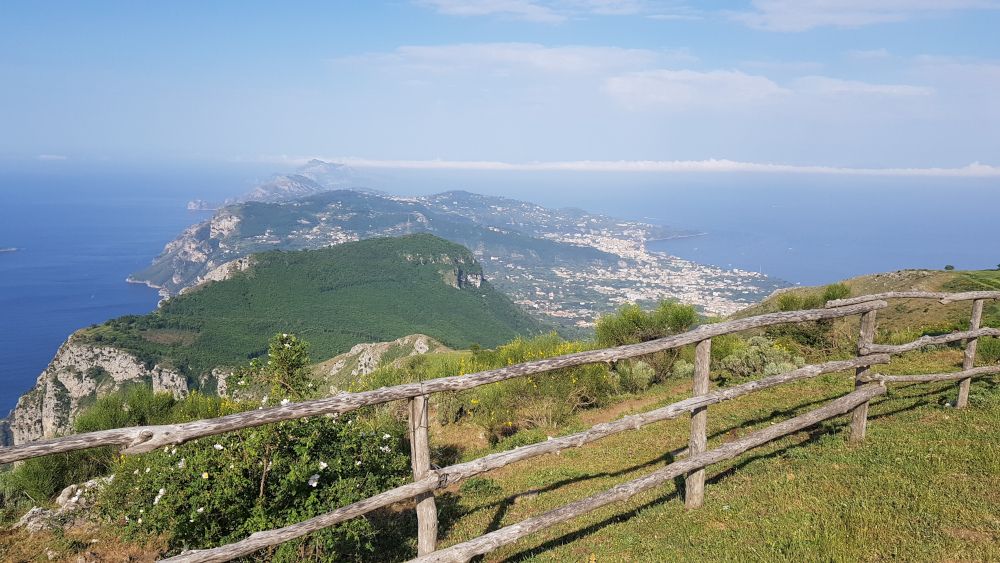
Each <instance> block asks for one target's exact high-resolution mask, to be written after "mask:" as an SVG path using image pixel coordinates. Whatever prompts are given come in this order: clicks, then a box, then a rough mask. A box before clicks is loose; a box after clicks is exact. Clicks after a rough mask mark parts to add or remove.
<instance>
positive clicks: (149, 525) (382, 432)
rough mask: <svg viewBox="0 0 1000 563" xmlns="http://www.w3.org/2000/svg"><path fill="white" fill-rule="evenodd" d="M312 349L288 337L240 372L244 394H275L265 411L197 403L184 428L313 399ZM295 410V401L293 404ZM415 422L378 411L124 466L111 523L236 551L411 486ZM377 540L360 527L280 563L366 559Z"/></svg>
mask: <svg viewBox="0 0 1000 563" xmlns="http://www.w3.org/2000/svg"><path fill="white" fill-rule="evenodd" d="M306 350H307V344H306V343H305V342H302V341H301V340H298V339H296V338H295V337H294V336H289V335H287V334H280V335H277V336H275V337H274V339H272V341H271V344H270V347H269V353H268V356H267V357H268V358H270V359H269V360H267V361H266V363H265V362H264V361H263V360H261V361H255V362H253V363H252V364H251V366H250V367H248V368H242V369H239V370H237V376H238V377H241V378H243V379H241V381H243V382H244V386H246V387H249V388H268V387H269V388H270V391H269V392H270V393H271V395H270V396H264V397H262V398H261V399H260V400H259V401H254V402H249V401H243V402H233V401H230V400H228V399H220V398H214V397H206V396H204V395H201V394H198V393H193V394H192V395H191V396H189V397H188V398H187V399H185V400H184V401H181V402H179V403H178V404H177V405H176V407H175V408H174V409H173V410H172V416H173V418H174V419H175V420H179V421H180V420H186V419H192V418H207V417H216V416H222V415H226V414H231V413H235V412H240V411H244V410H249V409H256V408H258V407H259V406H263V405H265V404H267V403H268V400H270V401H271V404H273V403H274V402H277V401H278V399H279V398H280V397H281V396H283V395H284V396H286V399H287V397H288V396H294V397H296V398H298V397H302V396H306V395H308V394H309V393H310V390H311V388H310V387H309V384H308V383H307V381H306V379H305V378H303V377H302V371H303V370H304V367H305V365H306V362H307V361H308V358H307V355H306ZM288 400H290V399H288ZM405 434H406V430H405V424H404V423H401V422H400V421H397V420H395V419H393V418H391V417H381V416H378V412H377V411H375V410H374V409H366V410H365V411H364V412H360V411H355V412H352V413H350V415H348V416H343V417H337V416H318V417H312V418H309V419H300V420H291V421H286V422H282V423H278V424H274V425H269V426H267V427H261V428H250V429H245V430H240V431H237V432H232V433H229V434H224V435H221V436H216V437H209V438H201V439H198V440H194V441H193V442H190V443H187V444H183V445H181V446H177V447H169V446H168V447H165V448H164V449H163V450H162V451H156V452H153V453H149V454H145V455H142V456H121V457H119V458H118V459H117V463H116V465H115V468H114V470H115V473H114V478H113V480H112V482H111V483H110V484H108V485H107V486H106V487H105V488H104V490H103V491H102V493H101V497H100V501H99V504H98V507H99V509H100V512H101V514H102V515H103V516H104V517H105V518H107V519H108V520H110V521H112V522H114V523H116V524H117V525H119V526H121V528H122V536H123V538H125V539H126V540H128V539H143V538H150V537H155V536H159V535H161V534H162V535H165V536H166V537H167V538H168V543H169V545H170V546H171V548H172V549H180V548H205V547H212V546H216V545H223V544H226V543H231V542H233V541H237V540H239V539H243V538H245V537H247V536H249V535H250V534H252V533H254V532H257V531H262V530H268V529H272V528H277V527H281V526H286V525H289V524H293V523H295V522H299V521H302V520H305V519H307V518H311V517H314V516H318V515H320V514H324V513H326V512H329V511H330V510H331V509H332V508H335V507H338V506H344V505H347V504H351V503H353V502H356V501H359V500H361V499H363V498H366V497H369V496H372V495H374V494H377V493H379V492H382V491H384V490H386V489H389V488H391V487H394V486H397V485H400V484H402V483H403V482H404V481H405V480H406V477H407V475H408V474H409V456H408V455H407V454H406V452H405V449H404V446H405V440H404V436H405ZM372 534H373V531H372V527H371V524H370V523H369V521H368V520H367V519H364V518H357V519H353V520H350V521H348V522H344V523H342V524H339V525H337V526H335V527H333V528H329V529H326V530H324V531H321V532H317V533H314V534H311V535H309V536H308V537H306V538H302V539H300V540H296V541H292V542H288V543H285V544H282V545H281V546H280V547H277V548H276V550H275V551H274V552H273V554H272V557H271V559H273V560H276V561H297V560H299V559H301V558H303V557H306V558H316V559H336V558H352V557H355V558H356V557H357V556H358V554H359V551H360V550H363V549H369V550H370V549H372V547H371V542H370V541H369V540H370V537H371V536H372Z"/></svg>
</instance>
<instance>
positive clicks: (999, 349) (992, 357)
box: [976, 336, 1000, 364]
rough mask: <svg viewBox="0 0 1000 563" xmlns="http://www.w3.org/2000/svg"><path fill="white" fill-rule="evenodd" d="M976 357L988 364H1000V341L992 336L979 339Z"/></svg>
mask: <svg viewBox="0 0 1000 563" xmlns="http://www.w3.org/2000/svg"><path fill="white" fill-rule="evenodd" d="M976 355H977V356H979V359H980V361H981V362H983V363H986V364H995V363H997V362H1000V339H997V338H994V337H992V336H984V337H981V338H979V339H978V341H977V343H976Z"/></svg>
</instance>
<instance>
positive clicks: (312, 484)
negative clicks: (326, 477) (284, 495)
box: [309, 474, 319, 488]
mask: <svg viewBox="0 0 1000 563" xmlns="http://www.w3.org/2000/svg"><path fill="white" fill-rule="evenodd" d="M318 484H319V475H318V474H316V475H313V476H312V477H310V478H309V486H310V487H313V488H315V487H316V485H318Z"/></svg>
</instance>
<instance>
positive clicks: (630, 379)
mask: <svg viewBox="0 0 1000 563" xmlns="http://www.w3.org/2000/svg"><path fill="white" fill-rule="evenodd" d="M679 361H684V360H679ZM674 365H676V364H674ZM655 377H656V372H654V371H653V368H651V367H650V366H649V364H647V363H646V362H642V361H636V362H631V363H624V362H621V363H619V364H618V370H617V383H618V385H619V390H620V391H621V392H624V393H642V392H643V391H645V390H646V389H649V386H650V385H651V384H652V383H653V379H654V378H655Z"/></svg>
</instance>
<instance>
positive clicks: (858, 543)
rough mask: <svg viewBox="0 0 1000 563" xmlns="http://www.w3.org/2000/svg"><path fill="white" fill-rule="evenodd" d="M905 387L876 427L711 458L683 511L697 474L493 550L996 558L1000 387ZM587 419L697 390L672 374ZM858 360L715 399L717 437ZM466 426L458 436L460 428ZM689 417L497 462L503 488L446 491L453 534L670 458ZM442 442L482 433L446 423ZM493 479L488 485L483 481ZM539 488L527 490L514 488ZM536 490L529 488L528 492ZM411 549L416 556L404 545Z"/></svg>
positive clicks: (762, 417)
mask: <svg viewBox="0 0 1000 563" xmlns="http://www.w3.org/2000/svg"><path fill="white" fill-rule="evenodd" d="M960 364H961V352H959V351H955V350H946V351H939V352H935V353H931V354H912V355H909V356H906V357H904V358H902V359H901V360H900V361H897V362H894V365H893V367H892V369H891V370H890V369H886V370H885V371H886V372H889V373H921V372H924V373H927V372H941V371H954V370H956V369H957V366H958V365H960ZM995 381H996V380H995V379H988V378H987V379H982V380H978V381H976V382H975V383H974V385H973V392H972V400H971V403H972V407H971V408H969V409H968V410H964V411H956V410H955V409H953V408H950V407H947V406H944V403H945V402H946V401H949V400H954V398H955V395H956V391H955V385H954V384H949V383H942V384H921V385H897V386H894V387H893V388H892V389H891V390H890V393H889V394H888V396H884V397H881V398H879V399H877V400H875V401H874V402H873V404H872V409H871V415H870V416H871V418H870V422H869V429H868V440H867V441H866V442H865V443H863V444H861V445H850V444H848V443H847V442H846V431H847V426H848V424H849V415H848V416H841V417H838V418H835V419H832V420H830V421H827V422H825V423H823V424H821V425H819V426H817V427H814V428H811V429H808V430H806V431H803V432H800V433H798V434H795V435H793V436H790V437H787V438H783V439H781V440H778V441H776V442H774V443H772V444H770V445H766V446H764V447H762V448H759V449H757V450H753V451H751V452H748V453H747V454H744V455H743V456H740V457H738V458H736V459H735V460H732V461H729V462H725V463H721V464H718V465H714V466H711V467H710V468H709V470H708V485H707V488H706V490H707V494H706V503H705V507H704V509H703V510H699V511H693V512H688V511H686V510H685V509H684V503H683V497H682V495H681V494H680V493H679V490H680V489H682V487H683V480H677V481H676V482H675V483H672V484H669V485H666V486H664V487H661V488H660V489H659V490H657V491H655V492H650V493H645V494H643V495H641V496H640V497H637V498H636V499H633V500H632V501H631V502H629V503H627V504H626V505H623V506H613V507H608V508H605V509H601V510H598V511H597V512H595V513H592V514H590V515H586V516H583V517H581V518H579V519H577V520H575V521H572V522H569V523H565V524H562V525H559V526H556V527H555V528H553V529H552V530H550V531H545V532H541V533H540V534H537V535H536V536H533V537H531V538H528V539H527V540H522V541H520V542H518V544H517V545H515V546H507V547H504V548H501V549H500V550H498V551H497V552H495V553H493V554H491V555H489V556H487V558H486V559H485V560H486V561H529V560H530V561H548V560H586V559H587V557H588V556H589V554H591V553H594V554H595V555H596V560H597V561H660V560H668V561H673V560H678V561H750V560H760V561H995V560H1000V544H998V543H996V540H998V539H1000V510H998V509H997V506H998V502H1000V494H998V492H997V491H1000V472H998V471H997V468H998V467H1000V438H998V436H1000V386H998V385H997V384H996V383H995ZM673 383H674V386H673V387H672V388H671V387H670V386H669V385H667V386H661V387H658V388H654V389H652V390H650V392H648V393H646V394H645V395H644V396H643V397H640V398H638V399H637V400H634V401H633V402H632V403H631V408H629V409H610V412H609V413H608V416H606V417H602V416H600V415H597V416H594V414H596V413H592V414H591V415H590V416H588V417H586V418H589V420H587V424H588V425H589V424H590V423H593V422H597V421H600V420H607V419H613V418H618V417H619V415H624V414H629V413H630V412H641V411H646V410H651V409H653V408H657V407H659V406H663V405H666V404H669V403H671V402H674V401H676V400H680V399H682V398H684V397H686V396H689V393H690V385H689V384H685V383H681V382H673ZM852 387H853V383H852V382H851V379H850V377H849V374H841V375H831V376H825V377H823V378H820V379H818V380H814V381H807V382H800V383H797V384H793V385H789V386H784V387H781V388H777V389H773V390H769V391H765V392H761V393H758V394H754V395H751V396H749V397H745V398H741V399H738V400H736V401H734V402H732V403H726V404H723V405H720V406H717V407H711V408H710V409H709V436H710V439H709V447H710V448H711V447H713V445H719V444H721V443H723V442H725V441H728V440H730V439H733V438H734V437H738V436H741V435H743V434H745V433H748V432H751V431H753V430H756V429H760V428H763V427H765V426H767V425H769V424H771V423H772V422H773V421H780V420H784V419H787V418H790V417H792V416H796V415H798V414H802V413H804V412H806V411H808V410H811V409H812V408H816V407H818V406H820V404H821V403H823V402H825V401H827V400H830V399H833V398H836V397H838V396H841V395H843V394H844V393H847V392H848V391H849V390H850V389H851V388H852ZM449 432H451V433H456V434H457V435H458V436H457V438H458V439H457V440H455V441H454V442H452V441H451V440H449V439H448V438H447V436H446V434H447V433H449ZM687 433H688V422H687V420H686V419H684V418H681V419H677V420H673V421H668V422H665V423H658V424H655V425H652V426H649V427H646V428H644V429H642V430H640V431H638V432H630V433H626V434H623V435H620V437H619V438H609V439H605V440H603V441H601V442H597V443H594V444H591V445H588V446H586V447H584V448H581V449H580V450H574V451H567V452H564V453H563V454H562V455H560V456H546V457H543V458H536V460H533V461H530V462H525V463H523V464H520V465H515V466H512V467H508V468H505V469H502V470H499V471H495V472H493V473H492V474H490V475H489V476H488V477H489V478H490V479H493V480H494V482H495V484H496V485H499V489H498V490H496V491H495V492H492V493H491V492H488V491H487V492H485V493H481V494H476V493H463V494H461V495H455V494H443V495H439V496H438V501H439V507H440V508H441V510H442V514H443V515H444V517H443V519H442V535H443V536H444V542H443V544H444V545H449V544H453V543H457V542H459V541H464V540H467V539H471V538H472V537H475V536H477V535H479V534H482V533H485V532H489V531H492V530H495V529H498V528H499V527H502V526H505V525H509V524H513V523H515V522H517V521H519V520H521V519H523V518H526V517H529V516H534V515H538V514H541V513H542V512H544V511H546V510H550V509H553V508H556V507H558V506H560V505H562V504H565V503H567V502H572V501H573V500H577V499H580V498H583V497H585V496H588V495H591V494H595V493H597V492H600V491H602V490H604V489H607V488H610V487H612V486H614V485H616V484H618V483H621V482H623V481H626V480H629V479H634V478H637V477H639V476H641V475H643V474H645V473H648V472H650V471H652V470H655V469H657V468H659V467H662V466H664V465H666V464H667V463H669V462H670V460H671V459H672V458H671V457H670V455H669V454H668V453H666V452H670V451H675V450H678V449H680V448H682V447H684V446H686V445H687ZM432 436H435V440H437V444H438V446H439V447H441V448H442V451H447V450H448V449H449V446H451V447H455V445H456V444H461V443H464V444H469V443H475V440H474V438H475V436H472V437H471V438H473V439H472V440H470V436H469V435H468V430H465V435H463V431H462V430H461V429H460V428H454V429H449V428H448V427H446V429H445V430H444V432H443V433H442V434H438V435H436V434H434V431H432ZM483 489H486V487H483ZM525 491H534V492H537V493H538V495H537V496H536V497H533V498H529V499H527V500H523V501H521V502H518V501H517V500H519V499H514V498H513V497H514V495H516V494H519V493H523V492H525ZM522 498H523V497H522ZM400 555H401V556H400V558H399V559H405V557H404V556H402V554H400Z"/></svg>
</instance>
